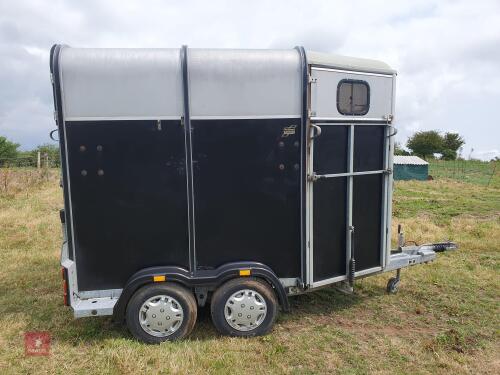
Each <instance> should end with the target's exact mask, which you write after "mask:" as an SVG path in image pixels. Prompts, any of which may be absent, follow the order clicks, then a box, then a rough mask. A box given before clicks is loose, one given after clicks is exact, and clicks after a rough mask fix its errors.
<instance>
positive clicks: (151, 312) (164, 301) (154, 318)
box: [139, 295, 184, 337]
mask: <svg viewBox="0 0 500 375" xmlns="http://www.w3.org/2000/svg"><path fill="white" fill-rule="evenodd" d="M183 320H184V311H183V310H182V306H181V304H180V303H179V301H177V300H176V299H175V298H172V297H170V296H166V295H159V296H154V297H151V298H149V299H148V300H147V301H146V302H144V303H143V304H142V306H141V309H140V310H139V323H140V324H141V327H142V329H143V330H144V331H146V332H147V333H149V334H150V335H152V336H156V337H166V336H170V335H171V334H173V333H174V332H175V331H177V330H178V329H179V327H180V326H181V325H182V322H183Z"/></svg>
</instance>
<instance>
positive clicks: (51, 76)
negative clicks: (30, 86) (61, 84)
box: [50, 73, 54, 84]
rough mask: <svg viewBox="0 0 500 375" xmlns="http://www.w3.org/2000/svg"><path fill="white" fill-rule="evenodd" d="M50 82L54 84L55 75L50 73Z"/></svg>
mask: <svg viewBox="0 0 500 375" xmlns="http://www.w3.org/2000/svg"><path fill="white" fill-rule="evenodd" d="M50 83H52V84H54V75H53V74H52V73H50Z"/></svg>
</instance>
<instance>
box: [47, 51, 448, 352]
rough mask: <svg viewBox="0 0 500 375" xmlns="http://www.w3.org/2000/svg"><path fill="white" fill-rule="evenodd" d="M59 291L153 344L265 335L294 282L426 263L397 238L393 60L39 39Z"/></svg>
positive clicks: (298, 285) (324, 281) (421, 250)
mask: <svg viewBox="0 0 500 375" xmlns="http://www.w3.org/2000/svg"><path fill="white" fill-rule="evenodd" d="M50 71H51V79H52V86H53V94H54V104H55V112H54V117H55V120H56V123H57V130H58V135H59V144H60V150H61V175H62V178H61V186H62V188H63V191H64V209H63V210H61V212H60V214H61V215H60V216H61V222H62V225H63V234H64V240H63V244H62V250H61V265H62V272H63V279H64V293H65V303H66V305H68V306H71V307H72V309H73V311H74V316H75V317H76V318H80V317H90V316H103V315H112V316H114V318H115V319H116V320H118V321H121V322H124V321H126V323H127V326H128V328H129V330H130V331H131V333H132V334H133V335H134V336H135V337H136V338H138V339H140V340H143V341H145V342H147V343H159V342H162V341H165V340H173V339H178V338H182V337H185V336H187V335H188V334H189V333H190V332H191V330H192V329H193V326H194V324H195V321H196V316H197V308H198V307H201V306H204V305H206V304H210V309H211V315H212V320H213V323H214V325H215V326H216V328H217V330H218V331H219V332H220V333H222V334H227V335H233V336H254V335H261V334H265V333H267V332H269V330H270V329H271V328H272V325H273V323H274V320H275V318H276V314H277V311H278V310H279V308H280V307H281V309H282V310H284V311H288V310H289V308H290V307H289V302H288V298H289V296H292V295H296V294H300V293H304V292H309V291H315V290H317V289H318V288H321V287H325V286H328V285H336V286H337V287H340V288H342V289H344V290H347V291H348V290H351V291H352V287H353V284H354V281H355V279H357V278H360V277H365V276H368V275H373V274H378V273H381V272H387V271H397V276H396V277H395V278H392V279H391V280H390V281H389V283H388V290H389V291H395V290H396V288H397V286H398V283H399V270H400V269H401V268H404V267H407V266H411V265H414V264H418V263H427V262H429V261H432V260H433V259H434V258H435V256H436V252H437V251H442V250H446V249H451V248H455V245H454V244H453V243H440V244H428V245H422V246H404V243H403V241H400V243H399V246H398V247H397V249H396V250H393V251H391V212H392V210H391V201H392V190H393V175H392V166H393V149H394V137H393V135H394V134H395V133H396V129H395V127H394V98H395V79H396V72H395V71H394V70H392V69H391V68H390V67H389V66H388V65H386V64H385V63H382V62H379V61H374V60H367V59H358V58H350V57H343V56H337V55H330V54H323V53H315V52H310V51H305V50H304V48H302V47H297V48H295V49H290V50H237V49H225V50H224V49H188V48H187V47H185V46H184V47H182V48H180V49H179V48H178V49H86V48H69V47H67V46H64V45H55V46H53V47H52V50H51V54H50Z"/></svg>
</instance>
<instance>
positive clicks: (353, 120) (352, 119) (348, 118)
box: [311, 116, 387, 125]
mask: <svg viewBox="0 0 500 375" xmlns="http://www.w3.org/2000/svg"><path fill="white" fill-rule="evenodd" d="M311 121H313V122H318V121H325V122H326V121H328V122H330V123H346V122H348V123H349V124H352V125H356V122H358V123H370V124H371V123H378V124H382V125H387V119H384V118H383V117H353V116H343V117H319V116H313V117H311ZM321 125H331V124H328V123H325V124H321Z"/></svg>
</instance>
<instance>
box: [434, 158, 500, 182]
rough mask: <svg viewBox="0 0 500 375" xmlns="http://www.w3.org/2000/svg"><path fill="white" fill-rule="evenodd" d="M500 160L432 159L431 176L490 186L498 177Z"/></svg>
mask: <svg viewBox="0 0 500 375" xmlns="http://www.w3.org/2000/svg"><path fill="white" fill-rule="evenodd" d="M499 164H500V161H498V160H497V161H490V162H484V161H479V160H431V161H429V176H431V177H432V178H433V179H442V178H449V179H454V180H459V181H464V182H470V183H474V184H478V185H486V186H489V185H491V184H492V183H493V182H495V181H496V180H497V179H498V176H499V173H498V172H499V169H500V165H499Z"/></svg>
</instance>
